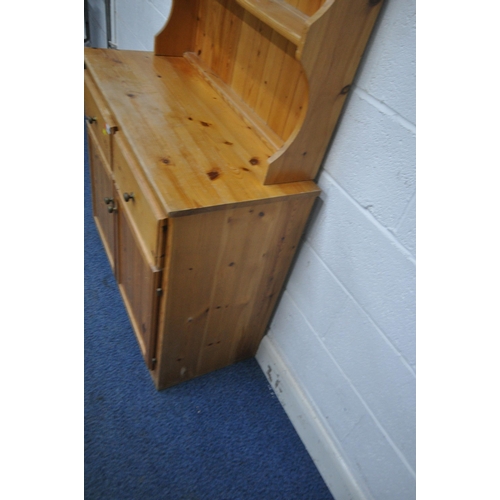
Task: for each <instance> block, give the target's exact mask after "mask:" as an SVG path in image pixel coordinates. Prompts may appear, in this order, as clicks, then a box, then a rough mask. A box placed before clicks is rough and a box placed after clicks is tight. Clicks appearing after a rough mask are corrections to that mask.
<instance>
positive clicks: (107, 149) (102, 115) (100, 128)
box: [84, 72, 117, 166]
mask: <svg viewBox="0 0 500 500" xmlns="http://www.w3.org/2000/svg"><path fill="white" fill-rule="evenodd" d="M84 102H85V104H84V109H85V118H86V120H87V124H88V126H89V127H90V128H91V129H92V131H93V132H94V135H95V137H96V138H97V140H98V141H99V145H100V146H101V149H102V151H103V153H104V156H105V159H106V160H107V161H108V163H109V165H110V166H112V144H111V136H112V135H113V134H114V132H115V131H116V129H117V127H116V125H115V123H114V120H113V119H112V118H111V113H110V112H109V110H108V109H107V107H106V105H105V104H104V101H103V100H102V98H101V97H100V96H99V93H98V91H97V87H96V86H95V84H94V82H93V81H92V79H91V77H90V76H89V75H88V74H87V72H85V101H84Z"/></svg>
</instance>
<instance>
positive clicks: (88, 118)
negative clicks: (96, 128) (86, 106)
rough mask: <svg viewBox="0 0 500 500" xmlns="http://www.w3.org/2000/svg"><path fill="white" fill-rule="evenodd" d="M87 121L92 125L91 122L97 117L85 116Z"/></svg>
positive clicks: (95, 120)
mask: <svg viewBox="0 0 500 500" xmlns="http://www.w3.org/2000/svg"><path fill="white" fill-rule="evenodd" d="M87 122H88V123H90V124H91V125H92V123H95V122H97V118H96V117H95V116H87Z"/></svg>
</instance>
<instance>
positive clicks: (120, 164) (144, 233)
mask: <svg viewBox="0 0 500 500" xmlns="http://www.w3.org/2000/svg"><path fill="white" fill-rule="evenodd" d="M114 139H115V144H114V159H113V164H114V165H113V173H114V177H115V184H116V189H117V192H118V196H119V197H120V201H121V202H122V203H121V205H122V206H123V209H124V210H126V211H127V215H128V217H129V219H130V220H131V223H132V225H133V226H134V229H135V231H136V232H137V233H138V235H139V236H140V238H141V240H142V243H143V245H144V247H145V250H146V254H147V255H148V256H149V257H150V258H151V262H152V263H153V264H155V265H158V266H161V258H162V257H163V255H162V252H163V247H164V245H163V239H164V236H165V234H164V233H165V230H164V226H166V223H167V217H166V215H165V213H164V212H163V210H162V209H161V207H160V205H159V204H158V202H157V201H156V198H155V196H154V194H153V192H152V191H151V188H150V187H149V185H148V184H147V181H146V179H145V178H144V175H143V174H142V173H141V171H140V170H139V167H138V165H137V164H136V161H135V160H134V158H133V156H132V154H131V152H130V151H129V149H128V146H127V145H126V143H125V141H124V140H123V138H122V137H121V136H120V134H116V135H115V136H114Z"/></svg>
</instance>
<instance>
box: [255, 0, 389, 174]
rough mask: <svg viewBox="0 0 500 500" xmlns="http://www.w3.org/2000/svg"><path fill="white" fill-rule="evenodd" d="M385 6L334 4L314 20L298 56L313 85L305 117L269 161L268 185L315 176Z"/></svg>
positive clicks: (354, 1)
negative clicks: (376, 22) (381, 9)
mask: <svg viewBox="0 0 500 500" xmlns="http://www.w3.org/2000/svg"><path fill="white" fill-rule="evenodd" d="M381 5H382V2H379V3H378V4H377V5H375V6H372V5H371V4H370V3H369V2H368V1H366V0H335V1H334V2H332V1H331V0H330V1H329V2H327V3H325V4H324V5H323V7H322V10H320V11H318V14H319V13H321V15H318V16H317V17H316V18H314V20H312V21H313V22H312V24H311V26H310V27H309V30H308V33H307V38H306V39H305V42H304V44H303V46H302V47H300V48H299V50H298V53H297V57H298V58H299V59H300V61H301V63H302V66H303V67H304V70H305V73H306V75H307V79H308V83H309V102H308V107H307V112H306V116H305V118H304V120H303V122H302V123H300V124H298V126H297V127H296V129H295V131H294V132H293V133H292V134H291V135H290V137H289V138H288V140H287V141H286V142H285V144H284V145H283V147H282V148H281V149H280V150H279V151H277V152H276V153H275V154H274V155H273V156H272V157H271V158H270V160H269V170H268V173H267V175H266V180H265V183H266V184H273V183H280V182H289V181H298V180H303V179H314V178H315V177H316V175H317V173H318V170H319V167H320V165H321V162H322V160H323V157H324V155H325V152H326V148H327V147H328V144H329V142H330V138H331V136H332V133H333V131H334V129H335V126H336V124H337V121H338V118H339V116H340V112H341V110H342V108H343V106H344V102H345V99H346V96H347V93H348V92H349V89H350V86H351V85H352V82H353V80H354V76H355V74H356V70H357V68H358V65H359V62H360V60H361V57H362V55H363V52H364V50H365V47H366V43H367V42H368V38H369V36H370V33H371V31H372V29H373V26H374V24H375V21H376V19H377V16H378V13H379V11H380V7H381Z"/></svg>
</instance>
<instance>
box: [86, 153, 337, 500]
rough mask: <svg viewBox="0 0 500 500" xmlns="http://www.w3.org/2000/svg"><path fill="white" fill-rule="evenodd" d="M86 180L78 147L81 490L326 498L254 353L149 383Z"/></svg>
mask: <svg viewBox="0 0 500 500" xmlns="http://www.w3.org/2000/svg"><path fill="white" fill-rule="evenodd" d="M89 182H90V181H89V168H88V155H87V148H85V203H86V205H85V498H86V499H87V500H98V499H104V500H127V499H130V500H132V499H133V500H139V499H150V500H255V499H259V500H281V499H283V500H293V499H297V500H326V499H328V500H331V499H332V496H331V494H330V493H329V491H328V489H327V487H326V485H325V483H324V482H323V480H322V478H321V476H320V475H319V473H318V471H317V469H316V467H315V466H314V464H313V462H312V460H311V458H310V457H309V455H308V454H307V452H306V450H305V448H304V446H303V444H302V442H301V441H300V439H299V437H298V436H297V434H296V432H295V430H294V429H293V427H292V425H291V423H290V421H289V420H288V418H287V416H286V414H285V412H284V410H283V409H282V407H281V405H280V403H279V401H278V400H277V398H276V396H275V395H274V392H273V391H272V389H271V387H270V386H269V384H268V383H267V380H266V377H265V376H264V374H263V373H262V371H261V370H260V368H259V366H258V364H257V362H256V361H255V360H254V359H251V360H248V361H244V362H241V363H238V364H236V365H233V366H230V367H228V368H224V369H222V370H218V371H216V372H214V373H211V374H209V375H205V376H203V377H200V378H198V379H195V380H192V381H189V382H185V383H183V384H181V385H178V386H176V387H173V388H170V389H166V390H165V391H162V392H157V391H156V389H155V388H154V385H153V382H152V380H151V378H150V376H149V373H148V371H147V369H146V366H145V364H144V362H143V360H142V356H141V354H140V350H139V347H138V345H137V343H136V340H135V337H134V334H133V331H132V328H131V326H130V324H129V321H128V317H127V314H126V311H125V309H124V306H123V303H122V301H121V297H120V294H119V291H118V288H117V286H116V283H115V280H114V277H113V274H112V272H111V268H110V266H109V263H108V261H107V258H106V255H105V253H104V249H103V247H102V244H101V242H100V239H99V236H98V234H97V230H96V228H95V225H94V221H93V219H92V214H91V202H90V200H91V198H90V197H91V195H90V187H89Z"/></svg>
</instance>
